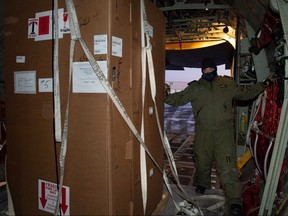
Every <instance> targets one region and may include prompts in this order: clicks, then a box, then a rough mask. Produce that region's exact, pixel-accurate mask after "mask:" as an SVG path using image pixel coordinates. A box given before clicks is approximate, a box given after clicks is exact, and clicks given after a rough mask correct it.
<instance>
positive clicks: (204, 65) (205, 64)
mask: <svg viewBox="0 0 288 216" xmlns="http://www.w3.org/2000/svg"><path fill="white" fill-rule="evenodd" d="M209 67H211V68H214V69H217V65H216V63H215V61H214V59H211V58H205V59H203V60H202V63H201V69H202V70H203V69H205V68H209Z"/></svg>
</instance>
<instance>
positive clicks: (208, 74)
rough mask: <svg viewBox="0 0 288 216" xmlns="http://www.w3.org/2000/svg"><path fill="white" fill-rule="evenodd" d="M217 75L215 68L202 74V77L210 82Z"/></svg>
mask: <svg viewBox="0 0 288 216" xmlns="http://www.w3.org/2000/svg"><path fill="white" fill-rule="evenodd" d="M216 76H217V71H216V70H214V71H213V72H210V73H203V74H202V78H203V79H205V80H207V81H209V82H212V81H213V80H214V79H215V77H216Z"/></svg>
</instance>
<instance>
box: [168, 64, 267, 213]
mask: <svg viewBox="0 0 288 216" xmlns="http://www.w3.org/2000/svg"><path fill="white" fill-rule="evenodd" d="M201 68H202V77H201V78H200V79H199V80H198V81H193V82H190V83H189V84H188V86H187V88H185V89H184V90H183V91H181V92H176V93H174V94H170V95H169V94H167V93H166V95H165V103H167V104H170V105H172V106H182V105H184V104H186V103H188V102H190V103H191V104H192V106H193V114H194V117H195V141H194V150H193V151H194V155H195V167H196V172H195V175H194V185H195V186H196V190H195V192H196V193H198V194H204V193H205V190H206V189H207V188H211V185H210V183H211V166H212V163H213V160H215V162H216V167H217V173H218V174H219V177H220V181H221V184H222V187H223V189H224V190H225V192H226V195H227V198H228V203H229V206H230V214H231V215H241V214H242V213H241V212H242V191H241V185H240V181H239V179H238V173H237V164H236V163H237V157H236V149H235V148H236V146H235V129H234V115H233V104H232V102H233V99H234V98H236V99H239V100H248V99H252V98H254V97H255V96H257V95H258V94H259V93H261V92H262V91H263V90H264V88H265V85H264V83H263V82H258V83H256V84H254V85H252V86H250V87H247V88H246V87H242V86H239V85H237V84H236V82H235V81H234V80H233V79H231V78H230V77H227V76H218V75H217V66H216V64H215V61H214V60H213V59H210V58H206V59H203V61H202V65H201ZM265 82H268V81H265ZM165 92H167V91H165Z"/></svg>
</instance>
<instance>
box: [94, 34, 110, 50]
mask: <svg viewBox="0 0 288 216" xmlns="http://www.w3.org/2000/svg"><path fill="white" fill-rule="evenodd" d="M107 43H108V42H107V35H94V54H95V55H98V54H104V55H105V54H107V52H108V50H107Z"/></svg>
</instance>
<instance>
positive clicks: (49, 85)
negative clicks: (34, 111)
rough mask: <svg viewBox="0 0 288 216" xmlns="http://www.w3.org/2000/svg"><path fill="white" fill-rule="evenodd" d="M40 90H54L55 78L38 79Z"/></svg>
mask: <svg viewBox="0 0 288 216" xmlns="http://www.w3.org/2000/svg"><path fill="white" fill-rule="evenodd" d="M38 86H39V92H53V79H52V78H40V79H38Z"/></svg>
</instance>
